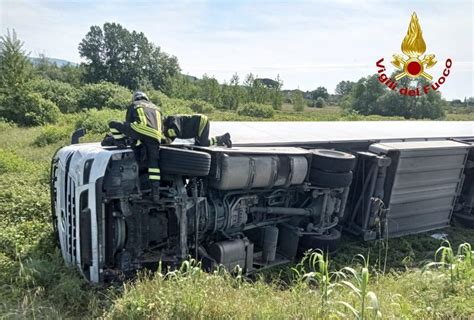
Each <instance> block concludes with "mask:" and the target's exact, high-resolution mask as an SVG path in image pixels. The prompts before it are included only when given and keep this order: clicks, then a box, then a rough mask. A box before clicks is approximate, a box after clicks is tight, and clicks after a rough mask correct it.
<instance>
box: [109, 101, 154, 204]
mask: <svg viewBox="0 0 474 320" xmlns="http://www.w3.org/2000/svg"><path fill="white" fill-rule="evenodd" d="M109 127H110V132H111V134H112V136H113V137H114V138H115V139H123V138H125V137H129V138H131V139H133V140H135V141H134V143H133V144H132V147H134V150H135V151H137V149H138V148H141V146H140V145H143V147H144V148H145V151H146V154H147V162H148V177H149V179H150V182H151V184H152V191H153V196H154V197H158V194H159V183H160V180H161V174H160V164H159V158H160V142H161V140H162V139H163V134H162V128H161V112H160V109H159V108H158V107H157V106H155V105H154V104H153V103H151V102H148V101H145V100H139V101H136V102H134V103H132V105H130V107H129V108H128V109H127V115H126V119H125V122H123V123H122V122H119V121H111V122H109Z"/></svg>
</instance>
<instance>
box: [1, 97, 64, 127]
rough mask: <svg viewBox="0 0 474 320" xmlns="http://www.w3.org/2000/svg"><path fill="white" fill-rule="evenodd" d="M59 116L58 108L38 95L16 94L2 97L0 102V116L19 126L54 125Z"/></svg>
mask: <svg viewBox="0 0 474 320" xmlns="http://www.w3.org/2000/svg"><path fill="white" fill-rule="evenodd" d="M60 114H61V112H60V111H59V109H58V106H57V105H56V104H55V103H54V102H52V101H50V100H47V99H44V98H43V97H42V96H41V95H40V94H39V93H24V94H22V95H20V94H17V95H14V96H8V97H3V99H1V101H0V116H1V117H4V118H5V119H6V120H8V121H13V122H15V123H17V124H19V125H24V126H33V125H43V124H47V123H55V122H56V121H57V120H58V118H59V116H60Z"/></svg>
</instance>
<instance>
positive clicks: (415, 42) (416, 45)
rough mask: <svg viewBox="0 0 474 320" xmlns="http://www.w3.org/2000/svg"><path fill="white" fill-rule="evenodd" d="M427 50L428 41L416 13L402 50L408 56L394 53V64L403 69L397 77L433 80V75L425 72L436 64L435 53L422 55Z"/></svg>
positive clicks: (413, 15)
mask: <svg viewBox="0 0 474 320" xmlns="http://www.w3.org/2000/svg"><path fill="white" fill-rule="evenodd" d="M425 51H426V43H425V40H424V39H423V33H422V31H421V27H420V23H419V22H418V17H417V16H416V13H415V12H413V14H412V16H411V21H410V25H409V26H408V31H407V35H406V36H405V38H404V39H403V42H402V52H403V53H404V54H405V55H406V56H407V58H405V57H403V56H402V55H400V54H394V55H393V60H392V64H393V65H394V66H395V67H396V68H397V69H400V70H401V71H403V72H402V73H400V74H398V75H397V76H396V77H395V79H396V80H400V79H401V78H403V77H406V76H408V77H410V78H417V77H419V76H422V77H423V78H425V79H426V80H432V79H433V77H432V76H431V75H429V74H428V73H426V72H425V69H429V68H431V67H433V66H434V65H435V64H436V62H437V61H436V60H435V55H434V54H427V55H425V56H424V57H421V56H422V55H423V54H424V53H425Z"/></svg>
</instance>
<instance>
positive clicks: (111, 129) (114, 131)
mask: <svg viewBox="0 0 474 320" xmlns="http://www.w3.org/2000/svg"><path fill="white" fill-rule="evenodd" d="M110 132H111V133H120V131H118V130H117V129H115V128H110Z"/></svg>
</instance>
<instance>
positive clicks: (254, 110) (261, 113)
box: [237, 103, 275, 118]
mask: <svg viewBox="0 0 474 320" xmlns="http://www.w3.org/2000/svg"><path fill="white" fill-rule="evenodd" d="M237 113H238V114H239V115H241V116H250V117H256V118H271V117H273V115H274V113H275V111H274V109H273V108H272V106H269V105H266V104H259V103H247V104H245V105H243V106H241V107H239V109H237Z"/></svg>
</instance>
